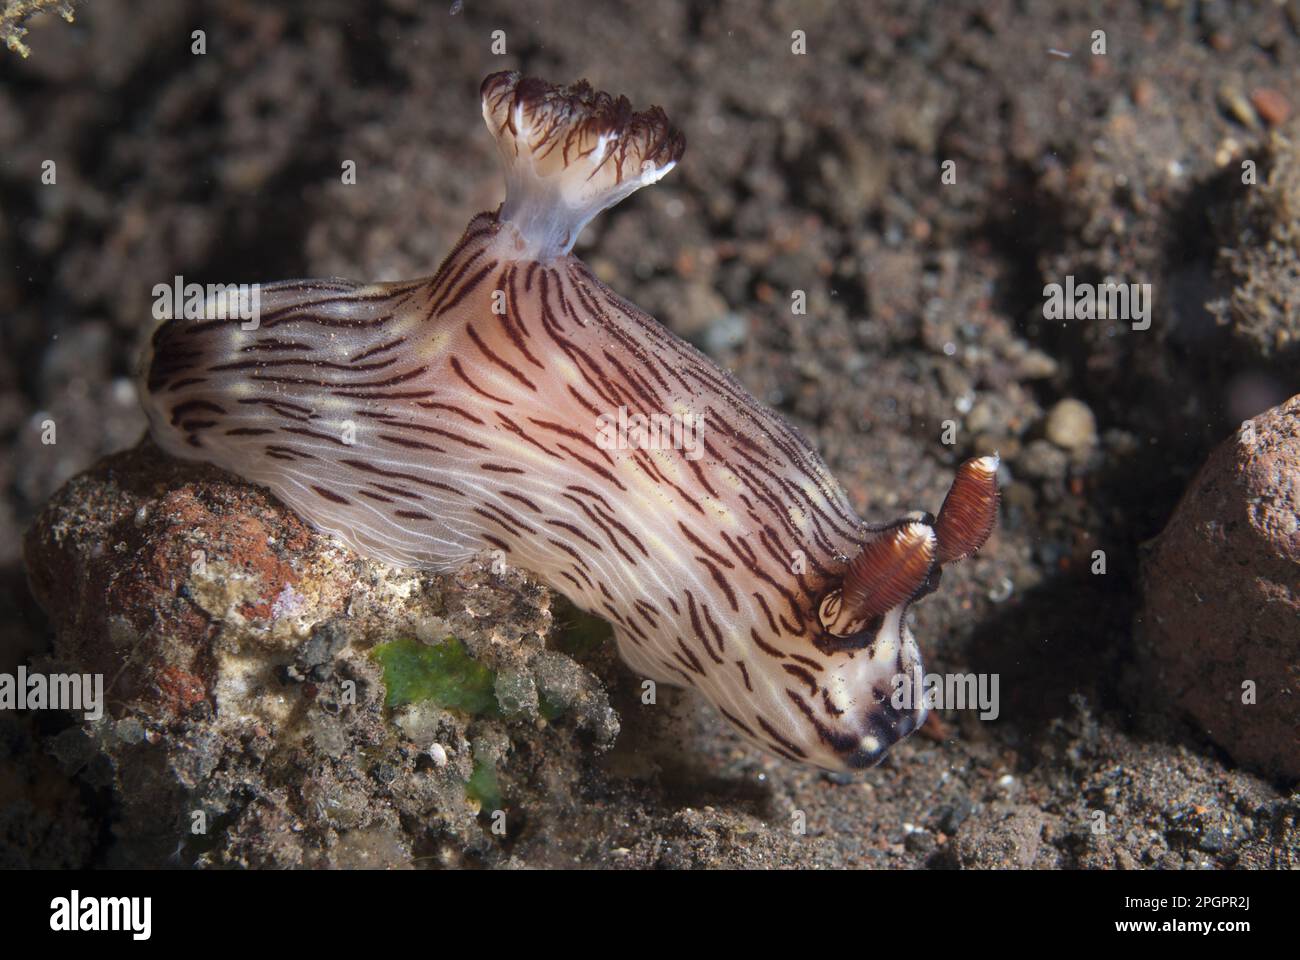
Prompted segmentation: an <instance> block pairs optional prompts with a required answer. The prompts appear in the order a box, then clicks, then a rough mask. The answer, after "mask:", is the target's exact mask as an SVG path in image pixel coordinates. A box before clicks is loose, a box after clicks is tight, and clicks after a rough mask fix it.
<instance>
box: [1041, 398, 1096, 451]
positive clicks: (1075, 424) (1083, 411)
mask: <svg viewBox="0 0 1300 960" xmlns="http://www.w3.org/2000/svg"><path fill="white" fill-rule="evenodd" d="M1045 430H1046V433H1047V439H1048V440H1050V441H1052V443H1054V444H1056V445H1057V446H1058V447H1060V448H1061V449H1063V450H1071V451H1079V450H1087V449H1088V448H1089V447H1091V446H1092V445H1093V444H1095V443H1096V442H1097V420H1096V418H1095V417H1094V416H1093V415H1092V410H1090V409H1089V408H1088V405H1087V404H1086V403H1084V402H1083V401H1082V400H1075V399H1072V398H1069V397H1067V398H1066V399H1064V400H1061V401H1060V402H1058V403H1057V404H1056V406H1054V407H1052V409H1051V410H1050V411H1049V412H1048V414H1047V425H1046V428H1045Z"/></svg>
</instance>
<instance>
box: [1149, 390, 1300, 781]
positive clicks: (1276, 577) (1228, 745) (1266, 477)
mask: <svg viewBox="0 0 1300 960" xmlns="http://www.w3.org/2000/svg"><path fill="white" fill-rule="evenodd" d="M1142 581H1143V588H1144V594H1145V596H1144V606H1143V610H1142V614H1141V616H1140V618H1139V622H1138V636H1139V643H1140V645H1141V648H1142V654H1143V657H1144V659H1145V660H1146V662H1147V673H1148V678H1149V679H1148V684H1149V689H1150V690H1151V691H1152V692H1153V693H1156V694H1158V695H1160V696H1161V697H1162V698H1164V699H1166V700H1167V701H1168V702H1170V703H1172V704H1174V705H1175V706H1176V707H1177V708H1179V709H1181V710H1183V711H1186V713H1188V714H1190V716H1191V717H1192V718H1193V719H1194V720H1195V721H1196V722H1197V723H1198V724H1199V725H1200V727H1201V728H1202V729H1203V730H1204V731H1205V733H1206V734H1207V735H1208V736H1209V737H1210V738H1211V739H1212V740H1213V741H1214V742H1215V743H1217V744H1219V745H1220V746H1221V747H1223V749H1225V750H1227V751H1228V753H1230V754H1231V755H1232V757H1233V758H1234V759H1235V760H1236V761H1237V762H1238V763H1240V764H1242V765H1244V766H1248V767H1251V768H1254V769H1256V770H1259V771H1261V772H1263V773H1265V774H1268V775H1270V776H1273V777H1277V778H1281V779H1291V780H1294V779H1296V778H1298V777H1300V740H1298V739H1297V735H1296V731H1297V730H1300V697H1297V695H1296V688H1297V684H1298V683H1300V396H1296V397H1292V398H1291V399H1290V400H1288V401H1287V402H1286V403H1284V404H1282V405H1281V406H1279V407H1275V408H1274V409H1272V410H1269V411H1267V412H1266V413H1263V414H1261V415H1260V416H1258V417H1256V418H1255V419H1254V420H1248V421H1246V422H1245V423H1244V424H1242V426H1241V429H1240V430H1239V431H1238V432H1237V434H1236V436H1234V437H1232V438H1230V439H1229V440H1227V441H1225V442H1224V443H1223V444H1221V445H1220V446H1219V447H1218V448H1217V449H1216V450H1215V451H1214V452H1213V453H1212V454H1211V455H1210V458H1209V460H1208V461H1207V462H1206V464H1205V466H1204V467H1202V469H1201V471H1200V473H1199V474H1198V475H1197V476H1196V478H1195V479H1194V480H1193V481H1192V484H1191V486H1190V487H1189V489H1188V490H1187V492H1186V493H1185V494H1184V496H1183V499H1182V502H1181V503H1180V504H1179V505H1178V508H1177V510H1176V511H1175V512H1174V515H1173V518H1172V519H1171V520H1170V521H1169V524H1168V526H1167V527H1166V528H1165V530H1164V532H1162V533H1161V534H1160V536H1159V537H1157V538H1156V539H1155V540H1154V541H1153V542H1152V544H1151V546H1150V550H1149V553H1148V554H1147V556H1146V557H1145V559H1144V561H1143V564H1142Z"/></svg>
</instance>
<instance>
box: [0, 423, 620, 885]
mask: <svg viewBox="0 0 1300 960" xmlns="http://www.w3.org/2000/svg"><path fill="white" fill-rule="evenodd" d="M24 553H25V559H26V563H27V568H28V573H29V579H30V583H31V587H32V591H33V593H34V594H35V596H36V598H37V600H38V602H39V603H40V604H41V606H42V607H44V608H45V610H46V612H47V613H48V614H49V616H50V619H51V621H52V622H53V626H54V645H53V656H52V662H53V663H54V664H56V665H59V666H60V667H61V668H62V669H70V670H75V671H76V672H90V673H101V674H103V676H104V689H105V692H106V700H107V703H106V706H105V716H104V718H103V720H101V721H100V722H90V721H86V722H84V723H82V722H81V720H80V718H78V721H77V722H78V723H80V724H81V725H80V726H78V727H73V728H70V729H69V730H67V731H65V733H64V734H63V735H61V737H60V743H61V747H60V749H59V751H58V753H57V756H58V757H59V758H60V760H61V761H62V762H63V764H64V766H65V767H67V768H68V769H69V770H70V771H71V770H85V771H86V774H85V776H86V777H87V779H91V778H93V780H94V782H96V783H97V784H102V785H104V786H108V787H110V788H111V789H112V791H113V792H114V794H115V800H116V805H117V806H118V807H119V808H120V810H121V813H120V815H119V816H118V817H117V819H116V821H115V822H114V824H113V830H114V832H115V834H116V835H117V836H118V837H119V838H120V839H119V842H118V843H117V844H116V845H115V846H114V847H112V848H111V850H110V853H109V854H108V856H107V860H108V862H109V863H110V864H112V865H116V866H159V865H162V864H164V863H168V862H170V863H173V864H185V865H190V864H198V865H205V866H262V867H312V868H316V867H345V866H372V867H404V866H410V865H412V856H413V854H412V850H414V849H416V848H417V847H428V845H429V844H430V843H432V845H433V846H432V848H433V849H436V850H437V851H438V853H437V856H438V857H439V858H440V859H446V860H450V861H457V860H459V859H461V858H463V857H464V856H466V855H467V854H468V853H469V852H471V851H472V854H473V856H474V857H475V858H476V859H477V860H478V861H479V862H493V860H494V857H504V856H505V853H504V851H501V850H496V851H494V850H493V848H492V847H490V846H487V845H485V844H486V840H485V834H484V831H483V829H482V827H481V826H480V824H479V823H478V822H477V821H476V818H475V815H476V811H477V809H478V803H477V801H476V800H475V799H474V798H473V797H472V796H471V791H470V784H471V782H473V781H475V780H476V779H478V780H482V779H483V778H484V777H487V776H489V775H490V776H491V782H492V784H493V786H494V789H499V790H500V791H501V793H502V795H503V796H506V797H508V798H509V802H510V803H512V804H519V805H521V806H527V805H529V804H530V803H531V802H532V800H531V799H530V798H532V797H533V796H534V794H533V793H532V792H530V786H529V784H528V782H527V781H526V779H525V778H524V776H523V775H522V773H519V772H517V771H516V770H515V769H514V768H512V767H511V762H510V761H511V755H512V753H513V752H518V753H522V754H526V755H531V756H535V757H542V758H544V759H543V760H541V761H536V763H538V764H539V765H540V766H541V767H542V768H543V769H545V771H546V773H547V776H548V777H550V778H554V779H556V780H563V779H566V778H570V779H572V778H576V777H577V774H576V773H574V772H573V770H572V768H573V767H574V766H585V765H586V764H588V763H589V762H590V758H591V757H593V756H594V754H596V753H599V752H600V751H601V750H602V749H604V748H606V747H607V746H608V745H609V744H610V743H612V741H613V740H614V738H615V736H616V735H617V733H618V719H617V715H616V714H614V712H613V711H612V709H611V708H610V706H609V702H608V698H607V696H606V694H605V687H604V686H603V684H602V683H601V681H600V680H598V679H597V678H596V677H595V676H594V675H592V674H591V673H589V672H588V671H587V670H586V669H585V668H583V667H581V666H579V665H578V664H577V663H575V662H574V661H573V660H572V659H571V658H569V657H567V656H564V655H563V654H560V653H558V652H555V651H551V650H548V649H547V648H546V646H545V643H544V640H545V637H546V635H547V634H548V633H549V632H550V629H551V622H552V619H551V611H550V604H551V595H550V594H549V593H548V592H547V591H545V590H544V589H542V588H541V587H540V586H538V585H537V584H536V583H535V582H533V581H531V580H530V579H528V578H527V577H525V576H524V575H523V574H521V573H519V572H518V571H513V570H506V571H504V572H497V571H494V570H493V568H492V564H491V562H490V560H489V559H487V558H484V559H483V560H482V561H481V562H480V561H471V562H470V563H469V564H467V565H466V566H465V567H463V568H461V570H459V571H457V572H456V573H454V574H448V575H443V576H433V575H428V574H422V573H418V572H412V571H403V570H399V569H396V568H393V567H388V566H386V565H384V564H380V563H374V562H371V561H368V560H365V559H363V558H361V557H358V556H356V555H355V554H353V553H351V552H350V551H348V550H347V549H346V548H344V547H343V546H342V545H341V544H339V543H337V542H336V541H333V540H332V539H330V538H329V537H326V536H323V535H320V534H318V533H316V532H314V531H312V530H310V529H309V528H307V527H306V526H305V525H304V524H303V523H302V522H301V521H300V520H299V519H298V518H297V517H296V516H294V515H293V514H292V513H291V512H289V511H288V510H286V509H285V508H284V507H283V506H282V505H280V504H279V503H278V502H277V501H275V500H274V499H273V498H272V497H271V496H269V495H268V494H267V493H265V492H264V491H262V490H260V489H259V488H256V487H253V486H250V485H248V484H245V483H242V482H240V481H239V480H238V479H237V478H234V477H232V476H231V475H229V474H225V473H223V472H221V471H219V470H216V469H215V468H212V467H208V466H205V465H201V464H183V463H179V462H176V461H173V460H170V459H168V458H166V457H164V456H162V455H161V454H160V453H159V452H158V451H157V449H156V448H154V447H153V446H152V444H150V443H148V442H147V441H146V442H145V443H143V444H141V445H140V446H139V447H137V448H136V449H134V450H130V451H127V452H125V453H122V454H118V455H115V456H112V457H108V458H106V459H105V460H103V461H101V462H100V463H99V464H97V465H96V466H95V467H93V468H91V470H89V471H87V472H86V473H83V474H81V475H80V476H77V477H75V478H74V479H73V480H71V481H69V483H68V484H67V485H66V486H64V487H63V489H62V490H60V491H59V492H58V493H57V494H55V496H54V497H53V499H52V500H51V501H50V503H49V504H48V505H47V506H46V508H45V509H44V511H43V512H42V513H41V515H40V516H39V517H38V519H37V521H36V523H35V525H34V526H33V527H32V529H31V530H30V531H29V532H28V534H27V537H26V539H25V543H24ZM430 631H432V632H434V633H435V634H436V640H437V641H439V642H441V641H442V640H444V639H445V638H447V637H454V638H455V639H456V641H457V646H456V650H457V657H458V658H459V659H458V660H457V661H456V668H457V669H461V670H464V669H468V668H470V667H472V668H473V669H474V670H476V671H478V672H479V674H481V675H482V676H484V677H486V678H487V679H486V680H485V681H484V683H485V688H486V690H487V691H488V694H487V695H488V696H489V697H491V692H492V690H493V678H494V677H495V678H496V689H497V696H498V699H497V700H496V701H492V702H489V703H488V704H487V705H486V706H485V707H484V708H483V709H481V710H477V711H474V710H471V709H469V708H468V707H465V706H464V705H463V704H446V703H443V704H439V703H435V702H432V701H431V700H430V699H428V698H427V697H426V696H425V695H420V696H419V697H417V696H416V695H412V699H411V701H410V702H406V703H404V704H402V705H400V706H397V707H394V705H393V704H392V703H390V702H388V700H389V695H390V694H391V693H392V692H393V691H395V690H398V689H399V683H398V679H399V678H398V675H397V674H396V673H392V672H390V670H396V669H397V667H390V663H393V662H395V661H397V660H400V663H399V664H398V666H400V668H401V669H403V670H404V671H405V673H404V674H403V675H402V677H401V679H402V680H403V682H404V683H405V688H409V689H412V690H415V689H421V690H423V689H433V688H437V687H438V683H436V682H434V679H435V678H433V677H432V676H431V675H430V674H429V673H428V671H429V670H432V669H434V667H428V666H427V665H428V664H430V663H432V664H434V665H435V667H436V666H437V664H438V663H439V661H438V659H437V657H433V658H429V657H427V656H425V657H423V658H422V657H421V652H422V651H427V650H429V649H430V648H429V647H427V646H425V645H424V644H421V643H420V642H419V640H418V639H416V638H417V637H418V636H419V635H420V634H421V633H429V632H430ZM394 647H400V648H401V649H400V651H399V652H405V657H404V658H402V657H396V658H392V657H390V658H389V659H384V658H383V657H381V656H379V655H378V653H377V651H380V650H383V649H389V650H391V649H392V648H394ZM421 669H425V670H426V673H425V674H418V671H419V670H421ZM422 681H423V683H422ZM447 682H450V681H447V680H445V679H444V680H442V683H443V684H444V685H445V684H446V683H447ZM539 689H540V690H542V691H544V692H547V693H548V694H549V693H550V692H551V691H563V692H564V694H565V696H564V697H562V698H561V697H555V696H551V697H550V699H549V700H548V703H547V705H546V706H547V708H548V713H547V715H546V718H545V721H546V722H544V718H543V716H542V714H541V712H540V708H541V704H539V697H538V691H539ZM443 707H447V709H443ZM575 728H586V729H587V730H589V731H591V732H592V734H593V737H590V738H583V739H581V740H580V739H578V738H576V737H574V736H573V735H572V731H573V730H574V729H575ZM592 740H594V741H595V742H594V744H593V743H592ZM483 744H487V745H490V746H491V747H492V749H491V750H488V751H486V752H485V750H484V749H481V748H480V746H481V745H483ZM435 750H436V752H433V753H431V752H429V751H435ZM484 757H488V758H489V759H490V761H491V765H492V769H491V770H489V771H486V772H484V771H481V769H480V768H481V766H482V764H483V763H484V762H485V761H484V760H483V758H484ZM548 792H549V791H548ZM545 795H546V794H545V793H544V794H542V796H545ZM195 816H201V817H202V819H203V822H204V823H206V824H207V825H212V824H214V823H217V822H220V823H221V824H222V827H221V829H220V830H219V831H214V834H213V835H210V836H209V837H208V838H207V839H204V840H202V842H200V841H199V840H195V839H193V837H194V834H192V833H191V827H192V825H193V823H194V818H195ZM2 826H3V824H0V827H2ZM205 829H206V828H205Z"/></svg>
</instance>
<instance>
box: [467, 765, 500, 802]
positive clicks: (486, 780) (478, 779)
mask: <svg viewBox="0 0 1300 960" xmlns="http://www.w3.org/2000/svg"><path fill="white" fill-rule="evenodd" d="M465 796H466V797H468V798H469V799H471V800H474V801H477V803H478V805H479V810H480V811H484V812H491V811H493V810H500V809H501V783H500V781H498V780H497V768H496V767H495V766H494V765H493V764H492V763H491V762H490V761H486V760H475V761H474V772H473V773H472V774H470V778H469V781H468V782H467V783H466V784H465Z"/></svg>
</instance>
